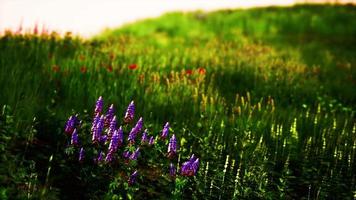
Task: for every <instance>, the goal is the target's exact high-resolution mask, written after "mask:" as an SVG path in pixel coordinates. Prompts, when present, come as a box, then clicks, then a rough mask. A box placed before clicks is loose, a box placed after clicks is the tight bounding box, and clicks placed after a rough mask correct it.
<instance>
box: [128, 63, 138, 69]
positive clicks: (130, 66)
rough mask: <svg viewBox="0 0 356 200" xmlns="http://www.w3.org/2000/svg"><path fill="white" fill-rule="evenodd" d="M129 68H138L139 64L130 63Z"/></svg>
mask: <svg viewBox="0 0 356 200" xmlns="http://www.w3.org/2000/svg"><path fill="white" fill-rule="evenodd" d="M129 69H131V70H135V69H137V65H136V64H131V65H129Z"/></svg>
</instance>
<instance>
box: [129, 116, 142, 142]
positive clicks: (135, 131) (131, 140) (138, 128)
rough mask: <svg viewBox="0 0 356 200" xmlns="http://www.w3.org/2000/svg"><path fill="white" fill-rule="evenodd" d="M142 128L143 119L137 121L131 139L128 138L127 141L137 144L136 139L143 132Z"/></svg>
mask: <svg viewBox="0 0 356 200" xmlns="http://www.w3.org/2000/svg"><path fill="white" fill-rule="evenodd" d="M142 126H143V120H142V117H141V118H140V119H139V120H138V121H137V123H136V125H135V127H133V128H132V129H131V131H130V134H129V137H128V138H127V140H128V141H129V142H130V143H135V139H136V136H137V134H138V133H139V132H140V131H141V130H142Z"/></svg>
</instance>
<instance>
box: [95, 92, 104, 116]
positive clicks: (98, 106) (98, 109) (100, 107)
mask: <svg viewBox="0 0 356 200" xmlns="http://www.w3.org/2000/svg"><path fill="white" fill-rule="evenodd" d="M103 105H104V100H103V97H102V96H100V97H99V99H98V100H97V101H96V103H95V110H94V115H95V116H96V115H97V114H100V113H101V111H103Z"/></svg>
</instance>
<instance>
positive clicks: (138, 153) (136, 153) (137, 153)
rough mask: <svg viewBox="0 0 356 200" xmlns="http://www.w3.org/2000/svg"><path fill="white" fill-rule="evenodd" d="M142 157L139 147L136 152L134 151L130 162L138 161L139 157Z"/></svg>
mask: <svg viewBox="0 0 356 200" xmlns="http://www.w3.org/2000/svg"><path fill="white" fill-rule="evenodd" d="M139 155H140V147H138V148H137V149H136V151H134V152H133V153H132V154H131V156H130V160H137V158H138V156H139Z"/></svg>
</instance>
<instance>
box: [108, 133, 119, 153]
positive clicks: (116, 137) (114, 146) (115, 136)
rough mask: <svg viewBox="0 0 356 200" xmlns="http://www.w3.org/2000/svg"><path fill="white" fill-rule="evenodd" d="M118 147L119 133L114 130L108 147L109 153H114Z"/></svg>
mask: <svg viewBox="0 0 356 200" xmlns="http://www.w3.org/2000/svg"><path fill="white" fill-rule="evenodd" d="M118 145H119V133H118V131H117V130H116V131H115V132H114V134H113V135H112V137H111V141H110V145H109V153H115V152H116V150H117V148H118Z"/></svg>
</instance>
